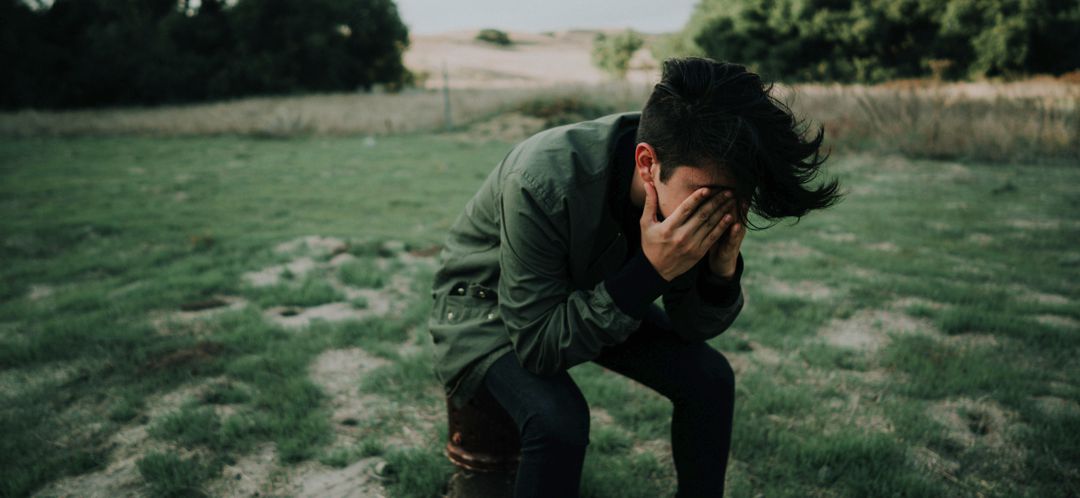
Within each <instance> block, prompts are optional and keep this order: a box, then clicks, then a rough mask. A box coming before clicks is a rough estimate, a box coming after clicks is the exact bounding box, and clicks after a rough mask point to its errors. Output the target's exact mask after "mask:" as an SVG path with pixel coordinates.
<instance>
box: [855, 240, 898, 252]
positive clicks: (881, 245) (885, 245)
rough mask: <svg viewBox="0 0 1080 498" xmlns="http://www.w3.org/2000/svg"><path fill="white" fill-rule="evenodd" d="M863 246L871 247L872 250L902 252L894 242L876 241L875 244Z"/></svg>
mask: <svg viewBox="0 0 1080 498" xmlns="http://www.w3.org/2000/svg"><path fill="white" fill-rule="evenodd" d="M863 247H865V248H867V249H870V250H871V251H880V252H900V248H899V247H897V245H896V244H894V243H892V242H888V241H885V242H875V243H873V244H866V245H864V246H863Z"/></svg>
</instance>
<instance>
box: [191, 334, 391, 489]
mask: <svg viewBox="0 0 1080 498" xmlns="http://www.w3.org/2000/svg"><path fill="white" fill-rule="evenodd" d="M387 364H389V361H388V360H385V359H383V358H379V357H377V356H374V355H372V354H370V353H368V352H367V351H365V350H363V349H361V348H347V349H331V350H327V351H323V352H322V353H321V354H320V355H319V356H317V357H316V358H315V359H314V360H313V361H312V362H311V364H310V365H309V366H308V376H309V377H310V378H311V380H312V382H314V383H315V384H316V385H318V386H319V387H320V388H321V389H322V391H323V393H324V394H326V395H327V397H328V398H329V401H328V405H329V407H330V410H331V421H332V424H333V430H334V442H333V443H332V445H331V446H332V447H353V446H355V445H357V444H359V443H360V442H361V441H362V440H363V439H364V438H365V437H367V436H368V435H367V434H364V433H363V431H362V430H361V429H360V428H359V425H360V421H363V420H367V419H371V418H372V417H376V416H378V414H377V412H378V409H379V407H380V406H382V405H385V404H386V403H387V401H386V400H384V399H382V398H381V397H379V396H375V395H372V394H367V393H363V392H361V391H360V389H359V385H360V381H361V379H362V378H363V377H364V376H365V375H367V374H368V373H370V372H371V371H373V370H375V369H377V368H379V367H382V366H384V365H387ZM381 460H382V459H381V458H378V457H369V458H362V459H360V460H358V461H356V462H353V463H351V464H350V465H348V466H346V467H343V468H334V467H330V466H327V465H324V464H322V463H319V462H317V461H305V462H302V463H300V464H297V465H290V466H281V465H279V464H278V461H277V452H276V449H275V447H274V445H273V444H264V445H263V446H261V447H260V448H259V449H258V451H256V452H254V453H251V454H249V455H245V456H243V457H241V458H238V459H237V461H236V463H234V464H233V465H230V466H227V467H226V468H225V470H224V472H223V473H222V477H221V478H220V479H217V480H215V481H214V482H212V483H210V484H209V486H208V489H209V490H211V491H212V492H213V494H214V495H216V496H273V495H287V496H305V497H322V496H340V497H355V498H374V497H382V496H385V490H384V489H383V488H382V485H381V483H380V482H379V480H378V479H377V478H375V477H374V476H373V475H372V472H371V468H372V467H373V465H374V464H375V463H377V462H379V461H381Z"/></svg>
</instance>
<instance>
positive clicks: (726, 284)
mask: <svg viewBox="0 0 1080 498" xmlns="http://www.w3.org/2000/svg"><path fill="white" fill-rule="evenodd" d="M705 266H706V267H708V266H709V265H705ZM742 273H743V258H742V253H741V252H740V253H739V255H738V256H737V257H736V260H735V270H734V271H733V272H732V274H731V276H730V277H727V278H725V277H722V276H720V275H717V274H715V273H713V272H712V269H711V268H709V269H708V270H707V271H704V272H702V274H701V275H700V276H699V279H698V293H699V294H701V297H702V299H704V300H705V301H707V302H709V303H711V304H714V305H717V306H730V305H731V304H734V303H735V301H736V300H738V297H739V295H740V294H741V293H742V285H741V283H740V280H741V279H742Z"/></svg>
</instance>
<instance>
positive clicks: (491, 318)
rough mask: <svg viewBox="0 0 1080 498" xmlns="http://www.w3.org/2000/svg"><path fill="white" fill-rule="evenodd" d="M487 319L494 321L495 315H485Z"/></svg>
mask: <svg viewBox="0 0 1080 498" xmlns="http://www.w3.org/2000/svg"><path fill="white" fill-rule="evenodd" d="M487 319H488V320H494V319H495V313H488V314H487Z"/></svg>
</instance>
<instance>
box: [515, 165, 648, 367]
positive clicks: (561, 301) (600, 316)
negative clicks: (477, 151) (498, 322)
mask: <svg viewBox="0 0 1080 498" xmlns="http://www.w3.org/2000/svg"><path fill="white" fill-rule="evenodd" d="M543 192H544V191H543V190H542V188H537V187H536V186H535V185H532V184H531V182H529V181H528V179H527V178H526V177H525V176H523V174H522V173H520V172H515V173H511V174H510V175H509V176H508V177H507V178H506V179H504V181H503V188H502V189H501V195H502V199H501V215H502V223H501V228H500V242H501V248H500V250H499V262H500V275H499V287H498V293H499V313H500V315H501V316H502V319H503V321H504V322H505V324H506V330H507V333H508V334H509V336H510V341H511V343H512V344H513V347H514V351H515V353H516V354H517V357H518V359H519V360H520V361H521V364H522V366H523V367H524V368H525V369H526V370H529V371H530V372H533V373H536V374H539V375H551V374H555V373H558V372H560V371H563V370H565V369H567V368H570V367H572V366H574V365H577V364H579V363H584V362H586V361H589V360H591V359H593V358H595V357H596V356H597V355H598V354H599V353H600V349H601V348H603V347H604V346H608V345H613V344H618V343H620V342H623V341H625V340H626V338H627V337H629V335H630V334H631V333H633V331H634V330H636V329H637V327H638V326H639V325H640V324H641V320H640V319H636V318H634V317H632V316H630V315H627V314H626V313H624V312H623V311H622V310H621V309H619V308H618V306H616V305H615V303H614V301H613V300H612V298H611V295H610V294H608V292H607V290H606V288H605V287H604V284H603V282H600V283H599V284H597V285H596V286H595V287H594V288H592V289H574V288H573V285H572V284H571V280H570V275H569V270H568V261H569V258H570V255H569V245H568V242H567V237H568V235H567V226H568V225H569V223H570V222H571V221H570V220H567V219H561V217H566V216H567V214H566V213H565V211H561V210H560V209H561V206H559V205H557V203H551V202H549V201H550V200H549V199H545V198H544V197H543V195H542V194H543ZM552 204H555V205H552Z"/></svg>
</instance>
